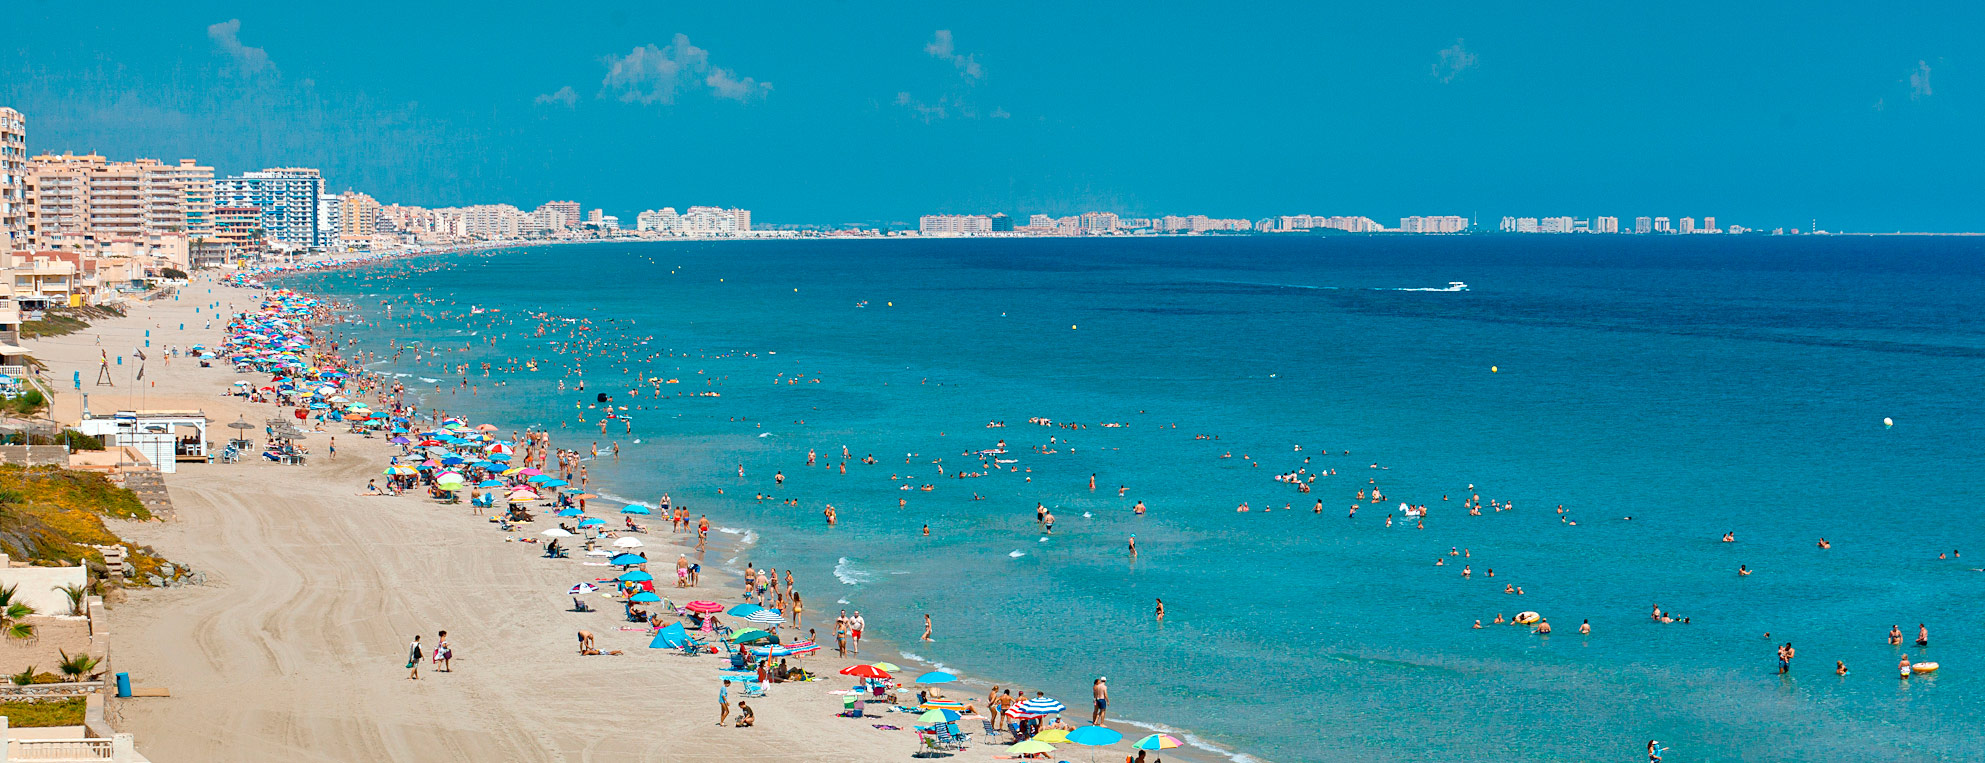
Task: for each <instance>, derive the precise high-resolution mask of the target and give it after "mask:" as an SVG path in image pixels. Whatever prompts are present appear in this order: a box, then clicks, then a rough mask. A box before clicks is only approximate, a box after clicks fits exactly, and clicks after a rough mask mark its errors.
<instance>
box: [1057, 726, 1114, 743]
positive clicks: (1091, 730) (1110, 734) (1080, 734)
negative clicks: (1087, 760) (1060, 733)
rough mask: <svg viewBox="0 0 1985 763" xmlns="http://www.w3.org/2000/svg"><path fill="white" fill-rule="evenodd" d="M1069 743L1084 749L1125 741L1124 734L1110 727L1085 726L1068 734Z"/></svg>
mask: <svg viewBox="0 0 1985 763" xmlns="http://www.w3.org/2000/svg"><path fill="white" fill-rule="evenodd" d="M1068 741H1070V742H1074V743H1076V744H1079V745H1082V746H1084V747H1102V746H1104V745H1112V744H1116V743H1117V742H1120V741H1123V732H1121V731H1118V730H1116V729H1113V728H1110V727H1108V726H1083V727H1082V728H1079V729H1076V730H1074V731H1071V732H1068Z"/></svg>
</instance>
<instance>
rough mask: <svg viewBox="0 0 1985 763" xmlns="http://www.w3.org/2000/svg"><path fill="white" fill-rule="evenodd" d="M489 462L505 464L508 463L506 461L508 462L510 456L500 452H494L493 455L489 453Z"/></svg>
mask: <svg viewBox="0 0 1985 763" xmlns="http://www.w3.org/2000/svg"><path fill="white" fill-rule="evenodd" d="M489 460H491V461H495V462H498V463H506V462H508V461H509V460H510V454H508V453H502V452H495V453H491V454H489Z"/></svg>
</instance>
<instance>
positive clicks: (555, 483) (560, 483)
mask: <svg viewBox="0 0 1985 763" xmlns="http://www.w3.org/2000/svg"><path fill="white" fill-rule="evenodd" d="M538 484H540V485H543V486H545V487H565V486H566V485H570V484H572V483H570V482H566V481H565V480H561V479H549V480H543V481H540V482H539V483H538Z"/></svg>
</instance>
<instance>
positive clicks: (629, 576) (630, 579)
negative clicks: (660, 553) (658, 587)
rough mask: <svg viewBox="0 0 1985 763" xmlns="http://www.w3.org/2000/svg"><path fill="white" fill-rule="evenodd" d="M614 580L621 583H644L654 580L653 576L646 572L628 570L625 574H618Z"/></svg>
mask: <svg viewBox="0 0 1985 763" xmlns="http://www.w3.org/2000/svg"><path fill="white" fill-rule="evenodd" d="M614 579H615V580H618V581H620V582H622V583H645V582H648V581H650V580H654V579H655V576H653V575H650V574H648V573H646V572H642V571H641V570H628V571H626V572H623V573H620V577H617V578H614Z"/></svg>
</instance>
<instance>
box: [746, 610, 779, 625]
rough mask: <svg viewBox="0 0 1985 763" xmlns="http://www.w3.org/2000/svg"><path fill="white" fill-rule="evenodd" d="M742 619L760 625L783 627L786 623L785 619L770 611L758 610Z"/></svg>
mask: <svg viewBox="0 0 1985 763" xmlns="http://www.w3.org/2000/svg"><path fill="white" fill-rule="evenodd" d="M744 619H746V620H749V621H751V622H754V623H758V624H760V625H784V624H785V622H786V618H783V617H780V616H779V613H778V612H777V611H775V610H770V609H761V610H758V611H757V612H753V613H751V614H748V615H745V616H744Z"/></svg>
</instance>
